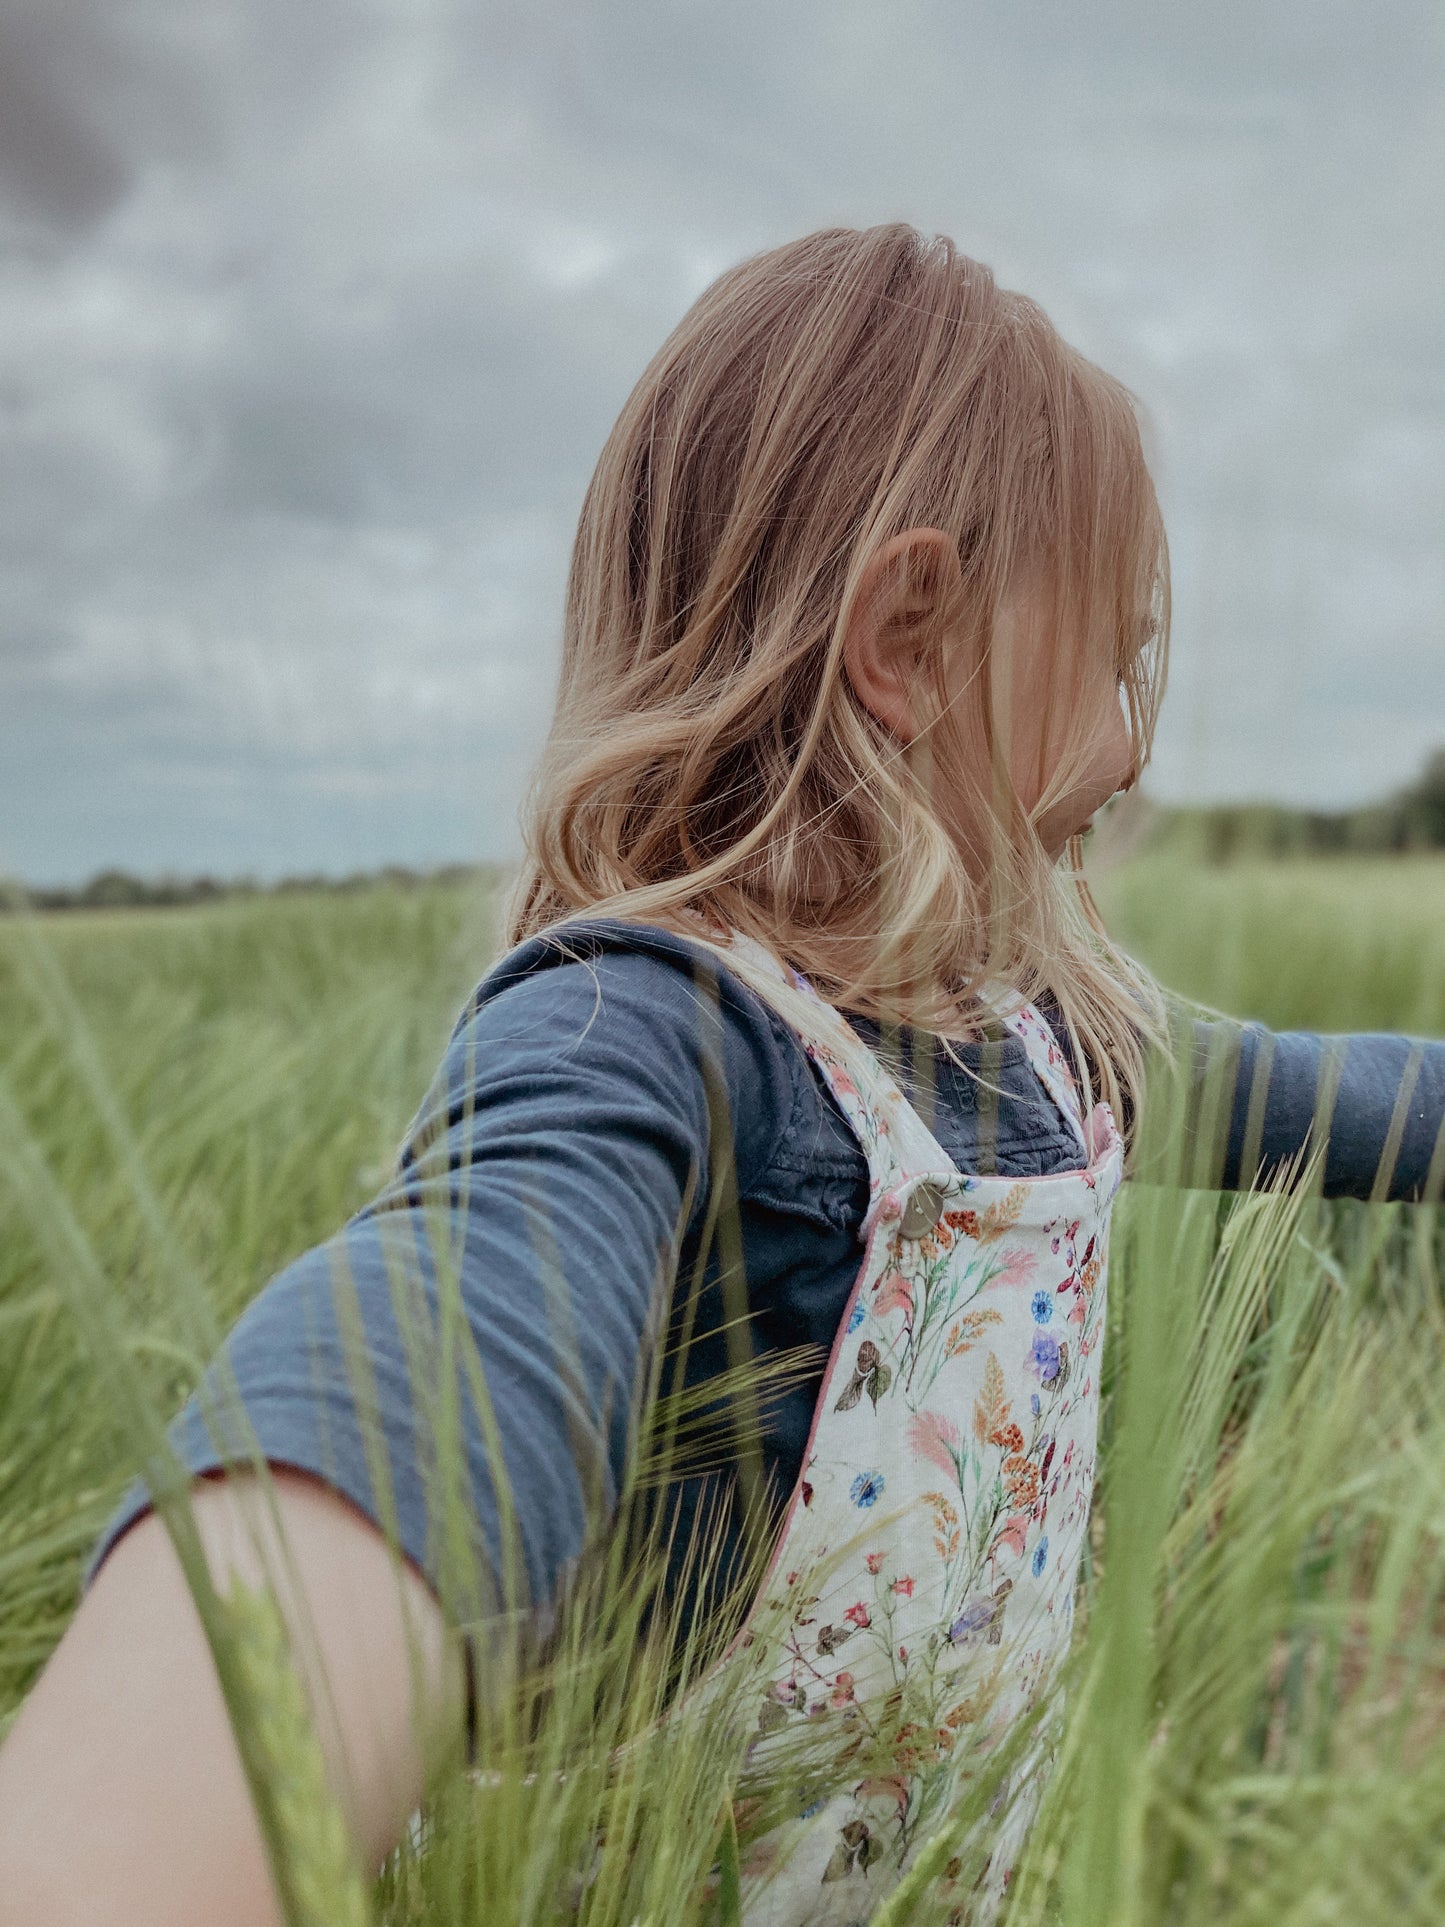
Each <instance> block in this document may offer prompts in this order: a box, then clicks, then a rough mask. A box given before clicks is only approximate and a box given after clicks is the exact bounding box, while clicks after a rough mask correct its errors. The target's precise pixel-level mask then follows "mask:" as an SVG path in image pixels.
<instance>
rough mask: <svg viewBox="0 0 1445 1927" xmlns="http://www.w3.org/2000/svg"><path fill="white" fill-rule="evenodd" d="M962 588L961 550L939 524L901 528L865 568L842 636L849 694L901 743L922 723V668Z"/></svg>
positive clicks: (908, 738)
mask: <svg viewBox="0 0 1445 1927" xmlns="http://www.w3.org/2000/svg"><path fill="white" fill-rule="evenodd" d="M962 592H963V570H962V567H961V565H960V563H959V559H958V547H957V544H956V543H955V542H954V540H953V538H952V536H950V535H945V534H944V532H943V530H942V529H929V528H919V529H905V530H904V531H903V532H902V534H900V535H894V536H890V537H889V539H888V540H887V541H886V542H885V543H884V544H883V545H882V547H881V548H878V549H875V550H874V552H873V554H872V555H870V556H869V558H868V560H867V562H866V563H865V564H864V566H863V572H862V575H861V576H860V577H859V582H858V593H857V596H856V597H855V598H854V602H853V607H852V609H851V611H850V612H849V616H848V623H847V628H846V631H845V633H844V637H843V668H844V671H845V672H846V674H847V677H848V681H849V682H850V683H851V684H852V687H853V693H854V695H855V696H856V697H857V698H858V700H859V702H860V703H862V705H863V707H864V708H865V709H866V710H867V711H868V713H869V714H870V715H871V716H874V717H876V718H877V720H878V721H879V722H880V723H882V725H883V727H884V728H885V729H886V730H887V731H888V733H889V735H890V736H892V737H894V738H895V739H896V740H897V741H898V742H899V743H911V742H912V741H913V739H914V737H915V736H917V735H918V734H919V733H920V732H921V731H922V729H923V728H924V727H925V726H926V718H925V715H924V713H923V707H922V705H921V704H920V701H919V697H920V694H921V690H922V685H921V681H920V673H919V672H920V670H921V668H922V666H923V663H924V661H925V659H926V658H927V656H928V654H929V652H930V650H931V648H932V646H933V644H934V642H935V640H936V638H937V634H938V630H939V627H940V626H941V625H942V624H945V623H946V622H947V621H948V620H949V618H950V616H951V615H952V614H953V613H954V612H956V610H957V608H958V606H959V603H960V600H961V597H962Z"/></svg>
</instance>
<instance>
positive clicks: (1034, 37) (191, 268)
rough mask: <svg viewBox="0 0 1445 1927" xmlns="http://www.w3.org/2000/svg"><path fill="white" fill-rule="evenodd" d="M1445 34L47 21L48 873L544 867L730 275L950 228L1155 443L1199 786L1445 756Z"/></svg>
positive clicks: (6, 126)
mask: <svg viewBox="0 0 1445 1927" xmlns="http://www.w3.org/2000/svg"><path fill="white" fill-rule="evenodd" d="M1442 83H1445V9H1442V8H1441V7H1440V6H1439V5H1438V4H1437V0H1349V3H1348V4H1339V3H1338V0H1308V4H1306V0H1267V3H1266V0H1199V4H1198V5H1195V6H1189V7H1185V6H1163V5H1160V4H1159V0H1090V3H1089V4H1088V5H1085V6H1079V5H1078V4H1077V0H1074V3H1073V4H1067V3H1064V0H1053V3H1051V4H1047V5H1044V4H1028V3H1027V0H1010V3H1009V4H1008V5H1004V4H1001V3H1000V0H995V4H993V5H989V6H984V5H980V4H971V3H969V0H886V4H884V3H883V0H864V3H862V4H858V3H856V0H832V3H831V4H807V3H805V0H731V4H729V5H726V6H721V5H718V4H717V3H716V0H708V4H705V5H703V4H692V3H691V0H684V3H682V4H679V3H677V0H673V3H672V4H665V3H664V0H654V4H652V5H646V4H636V3H635V0H606V4H599V5H596V6H592V5H579V4H575V3H574V0H526V4H518V5H516V6H513V7H498V6H482V5H473V4H466V3H465V0H452V3H449V0H25V3H24V4H14V3H13V0H0V244H3V261H0V421H3V424H4V430H5V434H4V470H3V478H0V517H3V521H0V527H3V539H4V544H5V567H4V571H3V578H0V582H3V587H0V609H3V619H0V872H4V871H6V870H9V871H11V872H15V873H19V874H21V875H24V876H26V877H28V878H30V879H31V880H33V881H38V882H41V881H65V880H71V879H75V878H78V877H81V876H84V875H86V874H89V873H90V872H91V871H93V870H95V869H97V868H99V867H100V866H102V865H105V864H112V863H114V864H120V865H123V866H126V867H130V868H134V869H137V870H141V871H147V872H154V871H158V870H162V869H166V868H170V869H175V870H179V871H182V872H193V871H197V870H202V869H210V870H214V871H218V872H221V873H224V874H235V873H239V872H243V871H251V872H255V873H258V874H260V875H263V876H270V875H276V874H279V873H283V872H286V871H296V870H308V869H313V868H319V869H326V870H344V869H347V868H351V867H354V866H368V867H369V866H372V865H375V864H379V863H382V862H385V861H388V860H394V861H404V862H414V863H431V862H439V861H444V860H451V859H456V858H462V857H467V856H471V855H476V854H503V853H506V852H508V851H510V850H511V849H513V848H514V847H515V829H514V816H515V810H516V805H517V801H518V799H519V796H520V793H521V787H522V784H523V782H524V780H525V775H526V771H527V767H528V765H529V763H530V761H531V758H532V757H533V755H534V754H535V751H536V748H537V746H538V744H539V742H540V739H541V735H542V732H543V730H544V727H545V723H546V718H547V712H548V707H549V703H550V697H551V690H552V681H553V675H554V667H555V662H556V651H557V633H558V617H559V607H560V601H561V591H562V583H563V574H564V569H565V565H566V554H567V547H568V543H569V540H570V536H571V531H572V527H573V525H574V523H575V519H576V514H577V510H578V507H579V504H580V500H581V495H582V491H583V488H584V486H585V484H586V480H587V477H588V475H589V473H590V470H591V467H592V464H593V462H594V460H595V459H596V455H597V452H598V449H599V447H600V445H601V442H602V439H603V437H604V436H605V434H606V432H607V430H608V428H609V426H610V425H611V422H612V420H613V418H614V416H615V414H616V412H617V410H618V408H619V406H620V404H621V402H622V400H623V398H624V396H625V395H626V393H627V391H628V389H629V388H630V386H631V385H632V383H633V381H634V380H635V379H636V377H637V375H638V373H639V372H640V370H641V368H642V366H643V364H644V363H645V361H646V360H647V359H648V357H649V356H650V354H651V352H652V350H653V349H654V347H655V346H656V345H657V344H658V343H659V342H660V341H661V339H662V337H663V335H664V334H665V333H666V332H667V330H668V329H669V327H670V326H671V325H672V323H673V322H674V321H675V320H676V318H677V317H678V316H679V315H680V314H681V312H682V311H683V309H684V308H685V307H686V306H687V305H688V303H689V302H690V301H691V300H692V298H693V297H694V296H695V295H696V294H697V293H698V291H699V290H700V289H701V288H702V287H703V286H704V285H705V283H706V282H707V281H708V280H710V279H711V277H712V276H713V275H714V274H715V273H716V272H717V271H718V270H719V269H721V268H722V267H724V266H726V265H727V264H728V263H729V262H731V261H733V260H735V259H737V258H738V257H740V256H742V255H743V254H746V253H749V252H751V251H753V250H755V249H757V248H759V247H762V246H766V245H769V244H771V243H773V242H776V241H779V240H782V239H785V238H788V237H790V236H793V235H797V234H799V233H803V232H805V231H807V230H808V229H810V228H814V227H819V226H822V225H825V224H831V223H836V222H848V223H864V222H869V221H874V220H879V219H893V218H899V217H902V218H905V219H908V220H911V221H913V222H915V223H916V224H918V225H919V226H921V227H923V228H925V229H941V230H943V231H945V232H947V233H949V234H952V235H953V236H954V238H955V239H956V240H957V241H958V243H959V244H960V246H962V247H963V248H964V249H965V250H967V251H968V252H969V253H971V254H974V255H977V256H978V257H980V258H981V259H982V260H984V261H987V262H988V263H989V264H990V265H991V266H992V268H993V269H994V271H995V273H996V274H997V275H998V277H999V279H1000V280H1001V281H1003V282H1004V283H1005V284H1006V285H1008V286H1013V287H1018V288H1021V289H1023V290H1024V291H1025V292H1027V293H1029V294H1031V295H1033V296H1034V297H1035V298H1037V299H1038V300H1040V301H1041V302H1042V303H1043V305H1044V306H1045V307H1046V308H1047V310H1048V311H1049V313H1050V314H1051V315H1052V316H1053V318H1054V319H1055V321H1056V322H1057V323H1058V325H1059V326H1060V328H1061V329H1062V330H1063V332H1064V333H1065V334H1066V335H1068V336H1069V338H1070V339H1072V340H1073V341H1075V342H1076V343H1077V344H1078V345H1079V346H1080V347H1082V348H1083V349H1084V350H1085V352H1086V353H1089V354H1091V355H1092V356H1094V357H1095V358H1096V359H1097V360H1099V361H1101V362H1102V363H1103V364H1104V365H1105V366H1106V367H1108V368H1110V369H1111V370H1113V371H1114V372H1115V373H1116V374H1118V375H1119V376H1121V377H1122V379H1123V380H1125V381H1126V382H1127V383H1128V384H1129V385H1130V387H1131V388H1133V389H1134V391H1135V392H1136V394H1138V396H1139V397H1140V399H1141V401H1142V402H1143V403H1144V405H1145V407H1146V409H1147V410H1148V413H1149V416H1150V420H1151V429H1150V447H1151V456H1152V460H1153V463H1154V468H1155V474H1156V479H1157V481H1158V484H1159V488H1160V493H1161V497H1162V499H1163V503H1164V509H1165V515H1166V519H1167V521H1168V525H1169V530H1170V538H1171V542H1172V546H1173V555H1174V571H1175V669H1174V676H1173V682H1172V688H1171V694H1170V697H1169V700H1168V701H1167V702H1166V705H1165V712H1164V714H1165V721H1164V725H1163V728H1162V731H1161V736H1160V742H1159V748H1158V753H1157V757H1156V763H1155V769H1154V772H1153V777H1152V782H1153V787H1154V790H1155V793H1156V794H1157V795H1160V796H1163V797H1170V798H1173V797H1185V796H1190V797H1194V796H1199V797H1235V796H1256V795H1257V796H1275V797H1281V798H1285V799H1290V800H1296V801H1309V802H1314V803H1320V804H1342V803H1347V802H1352V801H1355V800H1357V799H1360V798H1364V797H1366V796H1369V795H1372V794H1377V793H1380V792H1382V791H1385V790H1388V789H1390V788H1392V787H1394V786H1395V785H1396V784H1398V783H1400V782H1402V781H1404V780H1405V779H1407V778H1408V777H1409V776H1410V775H1411V774H1412V773H1413V772H1414V769H1415V768H1416V766H1417V765H1418V763H1419V761H1420V759H1421V758H1422V756H1423V755H1424V753H1425V752H1426V751H1427V749H1429V748H1430V747H1432V746H1433V745H1435V744H1437V743H1441V742H1445V546H1442V541H1445V460H1442V436H1441V431H1442V424H1445V266H1442V248H1441V244H1440V225H1439V223H1440V203H1441V189H1442V179H1445V84H1442Z"/></svg>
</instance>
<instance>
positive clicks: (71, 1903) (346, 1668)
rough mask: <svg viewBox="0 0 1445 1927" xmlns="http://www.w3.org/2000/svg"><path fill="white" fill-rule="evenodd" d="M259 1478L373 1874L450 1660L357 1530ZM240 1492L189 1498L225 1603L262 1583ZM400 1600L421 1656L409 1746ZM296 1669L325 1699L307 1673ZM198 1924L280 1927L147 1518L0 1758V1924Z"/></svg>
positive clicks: (453, 1697)
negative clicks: (421, 1700) (331, 1712)
mask: <svg viewBox="0 0 1445 1927" xmlns="http://www.w3.org/2000/svg"><path fill="white" fill-rule="evenodd" d="M276 1483H277V1503H278V1507H279V1509H280V1515H281V1520H282V1526H283V1530H284V1531H285V1534H286V1538H287V1543H288V1546H289V1547H290V1549H291V1553H292V1557H293V1559H294V1561H295V1564H296V1567H297V1570H298V1576H299V1580H300V1583H301V1586H302V1588H303V1590H304V1592H305V1595H306V1598H307V1601H308V1604H309V1608H310V1614H311V1617H312V1619H313V1620H314V1623H315V1628H316V1634H317V1642H318V1646H319V1650H320V1652H321V1653H322V1654H323V1655H324V1666H325V1672H326V1675H327V1678H328V1680H329V1683H330V1689H331V1696H332V1698H333V1701H334V1707H335V1719H334V1721H333V1720H331V1719H329V1718H328V1717H326V1716H325V1714H323V1715H322V1716H321V1717H320V1718H319V1719H318V1730H319V1732H320V1735H321V1740H322V1746H323V1751H324V1753H325V1756H326V1762H327V1770H328V1776H329V1778H330V1780H331V1783H332V1786H333V1787H334V1788H335V1790H336V1792H337V1794H338V1796H339V1797H340V1799H341V1802H342V1806H343V1809H344V1811H345V1813H346V1816H347V1821H348V1824H349V1827H350V1830H351V1834H352V1837H353V1839H354V1841H355V1843H356V1846H357V1851H358V1858H359V1860H360V1861H361V1863H362V1864H363V1865H364V1866H365V1868H366V1870H367V1871H368V1872H371V1871H373V1870H374V1869H375V1868H376V1867H378V1866H379V1865H380V1863H381V1861H382V1860H383V1859H384V1858H385V1856H386V1854H387V1852H388V1851H389V1850H390V1849H391V1847H392V1846H394V1845H395V1843H396V1842H397V1840H398V1839H399V1838H400V1836H401V1833H402V1831H403V1829H404V1827H405V1825H406V1822H407V1819H408V1816H409V1815H410V1814H411V1813H412V1812H413V1811H414V1809H415V1807H416V1806H417V1804H418V1802H419V1800H420V1799H421V1797H422V1792H423V1782H424V1774H425V1765H426V1758H427V1756H429V1755H430V1753H431V1752H432V1750H433V1748H434V1747H435V1746H439V1745H441V1744H444V1743H445V1742H446V1741H447V1740H448V1738H449V1737H450V1736H451V1735H452V1734H453V1733H454V1732H455V1731H456V1730H457V1729H458V1728H459V1726H460V1721H461V1718H462V1713H463V1704H464V1702H463V1679H462V1668H461V1663H460V1659H459V1656H458V1654H457V1652H456V1649H455V1646H454V1644H453V1643H452V1642H451V1641H450V1640H449V1639H448V1638H447V1635H446V1631H445V1624H444V1621H443V1618H442V1614H441V1609H440V1607H439V1606H438V1605H437V1602H436V1600H435V1599H434V1597H433V1596H432V1594H431V1592H430V1590H429V1589H428V1587H427V1586H426V1585H425V1583H424V1582H423V1581H422V1580H421V1579H420V1578H419V1577H418V1575H417V1574H416V1573H415V1572H414V1571H412V1569H411V1568H410V1567H409V1566H403V1569H402V1580H401V1586H400V1590H399V1589H398V1585H397V1581H396V1577H395V1575H394V1572H393V1569H392V1563H391V1559H390V1556H389V1554H388V1552H387V1549H386V1545H385V1542H384V1541H383V1539H382V1537H381V1535H380V1534H379V1533H378V1532H377V1530H376V1528H375V1527H374V1526H373V1525H371V1524H370V1523H369V1522H368V1521H367V1520H365V1519H363V1518H362V1517H361V1516H360V1514H359V1513H357V1512H356V1511H355V1509H354V1508H353V1507H351V1506H350V1505H348V1504H347V1503H346V1502H345V1501H344V1500H342V1499H340V1498H338V1497H337V1496H336V1495H335V1494H334V1493H332V1492H330V1491H328V1490H327V1489H326V1488H325V1487H323V1486H321V1485H320V1484H318V1483H317V1482H316V1481H314V1480H311V1479H309V1478H305V1477H302V1476H300V1475H297V1474H292V1473H288V1472H285V1471H283V1470H280V1469H278V1470H277V1472H276ZM256 1497H257V1491H256V1481H255V1479H254V1477H253V1476H252V1475H250V1474H235V1475H232V1476H231V1477H230V1478H228V1479H226V1480H224V1481H211V1480H207V1481H202V1482H201V1483H200V1484H199V1485H198V1487H197V1490H196V1519H197V1524H198V1526H199V1528H200V1531H201V1534H202V1540H203V1543H204V1544H205V1547H206V1551H207V1557H208V1560H209V1562H210V1565H211V1568H212V1571H213V1573H214V1574H215V1575H216V1578H217V1582H218V1585H219V1586H220V1587H221V1589H222V1590H223V1591H224V1590H225V1588H226V1584H227V1575H228V1574H236V1573H239V1574H240V1575H241V1576H242V1577H244V1578H245V1579H247V1580H248V1581H249V1582H251V1583H253V1584H254V1583H255V1582H256V1581H257V1580H258V1579H259V1578H260V1577H261V1570H260V1567H259V1564H258V1561H257V1559H256V1555H255V1553H254V1552H253V1550H252V1548H251V1546H250V1544H249V1543H248V1540H247V1536H246V1531H245V1526H244V1523H243V1517H242V1511H241V1505H242V1502H243V1501H245V1503H246V1506H247V1510H246V1514H245V1516H246V1517H247V1518H250V1517H255V1516H256V1514H255V1512H254V1510H253V1508H254V1504H255V1500H256ZM268 1536H269V1535H268ZM283 1597H284V1594H283ZM403 1603H404V1607H405V1611H406V1614H407V1616H408V1617H409V1619H410V1622H411V1627H412V1632H413V1641H414V1646H415V1650H416V1651H417V1653H418V1654H419V1655H420V1658H421V1661H422V1677H423V1680H424V1682H425V1698H426V1710H425V1711H424V1713H423V1716H422V1721H421V1722H420V1724H421V1725H422V1727H423V1729H424V1731H425V1734H426V1736H427V1737H426V1740H425V1742H424V1743H422V1742H419V1740H418V1737H417V1732H416V1726H417V1724H418V1723H417V1722H416V1721H414V1718H413V1698H412V1674H411V1669H410V1660H409V1647H408V1638H407V1631H406V1627H405V1625H404V1622H403ZM291 1617H292V1615H291V1613H290V1612H289V1611H288V1618H291ZM293 1623H294V1622H293ZM301 1650H302V1651H303V1652H304V1647H303V1648H302V1649H301ZM301 1664H302V1670H303V1674H304V1675H305V1676H306V1677H307V1684H308V1687H309V1688H310V1690H311V1698H312V1703H313V1705H316V1704H320V1703H322V1702H323V1701H324V1699H325V1697H326V1696H325V1694H324V1693H322V1692H321V1691H319V1690H318V1688H317V1684H316V1677H315V1670H314V1664H313V1665H309V1666H308V1664H307V1662H306V1661H305V1660H304V1658H303V1659H302V1660H301ZM202 1920H204V1921H205V1922H207V1923H208V1927H278V1924H279V1921H280V1913H279V1911H278V1908H277V1903H276V1900H275V1896H274V1891H273V1887H272V1883H271V1878H270V1874H269V1870H268V1868H267V1864H266V1858H265V1853H264V1849H263V1846H262V1841H261V1836H260V1831H259V1828H258V1826H257V1823H256V1820H255V1817H254V1814H253V1811H252V1807H251V1801H250V1796H249V1793H248V1790H247V1787H246V1783H245V1780H244V1777H243V1775H242V1770H241V1765H240V1760H239V1756H238V1754H237V1750H236V1746H235V1742H234V1739H233V1737H232V1734H231V1729H230V1724H229V1721H228V1718H227V1715H226V1709H225V1705H224V1702H223V1700H222V1697H221V1691H220V1686H219V1684H218V1682H217V1679H216V1674H215V1670H214V1668H213V1665H212V1662H211V1657H210V1652H209V1649H208V1647H207V1646H206V1643H205V1639H204V1636H203V1633H202V1630H201V1625H200V1621H199V1618H198V1617H197V1615H196V1612H195V1609H194V1606H193V1604H192V1602H191V1596H190V1593H189V1590H188V1589H187V1586H186V1583H185V1580H184V1577H183V1575H182V1572H181V1568H180V1564H179V1561H178V1560H177V1559H176V1556H175V1553H174V1551H173V1549H172V1547H171V1543H170V1540H169V1538H168V1536H167V1534H166V1532H165V1530H164V1528H163V1527H162V1525H161V1522H160V1520H159V1519H158V1518H157V1517H155V1516H154V1515H148V1516H147V1517H146V1518H144V1519H142V1520H141V1521H140V1522H139V1523H138V1524H137V1525H136V1526H135V1527H134V1528H133V1529H132V1530H131V1531H130V1532H129V1533H128V1534H127V1535H126V1537H125V1538H124V1539H122V1540H121V1541H120V1543H119V1544H118V1545H117V1546H116V1547H115V1549H114V1551H113V1552H112V1553H111V1554H110V1556H109V1557H108V1558H107V1560H106V1562H105V1564H104V1566H102V1568H101V1570H100V1572H99V1573H98V1575H97V1577H96V1579H95V1582H94V1584H93V1585H92V1587H91V1589H90V1591H89V1592H88V1593H87V1594H86V1596H85V1598H84V1599H83V1600H82V1602H81V1605H80V1607H79V1609H78V1611H77V1613H76V1615H75V1618H74V1620H73V1621H72V1623H71V1625H70V1627H69V1629H68V1630H67V1632H66V1634H65V1636H64V1638H63V1639H62V1640H61V1642H60V1645H59V1646H58V1647H57V1649H56V1651H55V1653H54V1655H53V1656H52V1658H51V1660H50V1663H49V1665H48V1666H47V1667H46V1669H45V1672H44V1673H43V1674H42V1675H41V1677H40V1679H39V1680H38V1681H37V1683H36V1685H35V1688H34V1690H33V1691H32V1693H31V1695H30V1698H29V1699H28V1700H27V1702H26V1704H25V1705H24V1706H23V1707H22V1709H21V1712H20V1714H19V1717H18V1719H17V1720H16V1722H15V1725H14V1726H13V1728H12V1729H11V1731H10V1733H9V1734H8V1735H7V1737H6V1740H5V1743H4V1745H3V1746H0V1927H22V1923H23V1927H72V1923H74V1927H80V1923H82V1922H84V1923H85V1927H111V1923H114V1927H120V1923H122V1922H125V1923H134V1922H136V1921H145V1922H146V1923H147V1927H173V1924H174V1927H181V1923H186V1927H192V1923H194V1922H197V1921H202Z"/></svg>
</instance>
